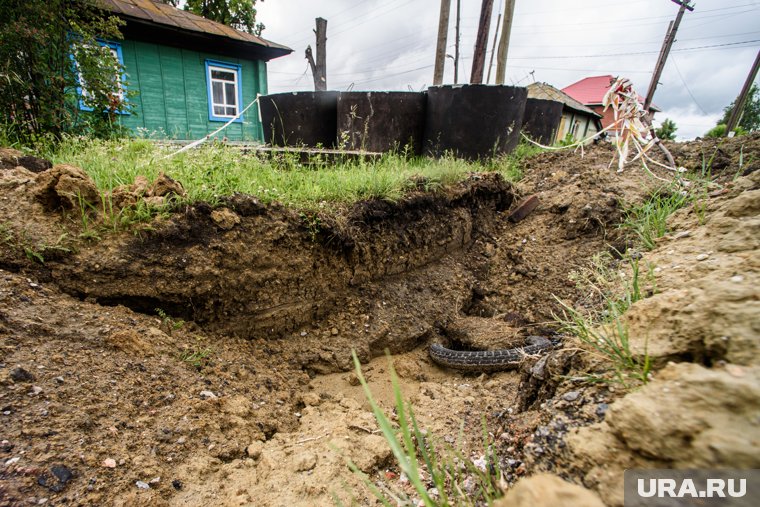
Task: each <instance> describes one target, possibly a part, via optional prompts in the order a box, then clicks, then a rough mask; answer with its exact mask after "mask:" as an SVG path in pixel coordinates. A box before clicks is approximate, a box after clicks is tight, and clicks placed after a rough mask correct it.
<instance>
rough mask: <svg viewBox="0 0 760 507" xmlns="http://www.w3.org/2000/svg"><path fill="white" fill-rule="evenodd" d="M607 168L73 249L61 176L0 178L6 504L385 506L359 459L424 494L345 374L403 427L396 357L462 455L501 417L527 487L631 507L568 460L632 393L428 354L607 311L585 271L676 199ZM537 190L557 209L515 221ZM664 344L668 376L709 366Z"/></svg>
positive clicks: (192, 214) (231, 210)
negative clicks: (562, 489) (591, 308)
mask: <svg viewBox="0 0 760 507" xmlns="http://www.w3.org/2000/svg"><path fill="white" fill-rule="evenodd" d="M724 148H725V147H724ZM737 152H738V150H726V153H727V154H728V155H727V157H729V158H730V157H733V156H734V155H736V153H737ZM688 153H697V151H696V150H692V151H691V152H688ZM610 156H611V150H609V149H608V148H605V147H600V148H595V149H592V150H590V151H589V152H587V153H586V154H585V156H584V157H583V158H580V157H578V156H576V155H572V154H567V153H564V154H552V153H548V154H543V155H541V156H539V157H537V158H535V159H531V160H529V161H528V163H527V164H526V166H525V168H524V169H525V172H526V178H525V179H524V180H523V181H522V182H521V183H520V184H519V185H518V186H517V187H516V188H513V187H511V186H509V185H508V184H506V183H505V182H503V181H502V180H500V179H499V178H498V177H496V176H494V175H472V176H471V177H470V178H469V179H468V180H466V181H465V182H463V183H461V184H459V185H456V186H455V187H452V188H448V189H445V190H443V191H440V192H437V193H434V194H428V193H421V192H420V193H413V194H411V195H410V196H408V198H407V199H405V200H403V201H401V202H399V203H395V204H394V203H384V202H368V203H361V204H359V205H357V206H355V207H353V208H352V209H351V210H350V211H347V212H344V213H343V214H340V215H334V216H325V215H322V216H320V217H318V218H319V220H317V217H315V216H312V215H309V214H304V215H299V214H297V213H294V212H292V211H289V210H286V209H283V208H280V207H277V206H272V207H264V206H261V205H260V204H259V203H258V202H256V201H255V199H253V198H252V197H246V196H235V197H232V198H230V199H229V200H228V201H227V202H226V203H225V205H224V206H221V207H218V208H213V209H212V208H211V207H209V206H207V205H204V204H196V205H194V206H191V207H188V208H185V209H182V210H178V211H177V212H176V213H174V214H173V215H172V216H171V217H170V218H169V219H168V220H166V221H159V222H156V223H153V224H151V226H152V229H153V230H151V231H144V232H142V233H140V234H139V235H134V234H131V233H126V234H120V235H115V236H106V237H104V238H103V240H102V241H99V242H97V243H94V244H89V245H86V244H85V245H76V246H73V245H69V246H66V243H65V242H64V243H62V242H60V241H57V240H58V239H59V238H60V237H61V234H62V232H61V231H64V234H65V233H68V234H70V236H72V237H73V236H75V235H76V234H77V227H79V225H78V224H76V223H74V222H72V220H71V213H68V214H67V213H66V210H65V209H64V210H63V213H62V212H61V210H55V211H54V212H51V211H50V210H49V209H47V210H46V209H45V207H44V205H43V204H44V203H43V202H41V201H40V199H39V198H38V197H37V195H39V189H40V185H39V178H40V176H36V175H35V174H34V173H31V172H29V171H25V170H21V169H17V168H12V169H6V170H3V171H0V186H1V187H2V189H3V195H2V197H0V213H2V217H3V218H2V220H3V224H4V226H5V230H4V234H5V236H4V237H5V238H9V239H7V240H6V241H3V242H2V243H0V269H2V271H0V295H1V296H2V297H1V298H0V335H2V337H3V340H2V351H1V352H0V353H1V356H0V361H1V364H2V367H1V368H0V385H2V388H3V391H2V394H1V395H0V409H2V414H3V415H2V417H4V421H5V427H4V430H3V432H2V434H1V435H0V436H1V437H2V438H0V440H1V441H2V442H1V443H0V456H1V457H2V461H3V463H4V466H3V468H2V471H0V505H19V504H33V503H39V502H41V501H43V500H45V503H47V504H52V505H59V504H61V505H63V504H72V503H73V504H82V505H95V504H98V505H202V504H205V505H209V504H212V505H265V506H267V505H271V506H279V505H304V506H305V505H310V506H311V505H332V504H333V502H334V499H335V498H338V499H340V500H341V501H342V502H344V503H348V504H350V503H352V502H353V503H354V504H357V505H374V504H375V501H374V500H373V499H372V497H371V495H370V494H369V493H368V492H367V491H366V489H365V488H364V486H363V485H362V484H361V482H360V481H359V480H358V479H357V478H356V477H355V476H354V475H353V474H351V473H350V472H349V471H348V470H347V467H346V459H347V458H350V459H352V460H353V461H354V462H355V463H356V464H357V466H358V467H359V468H360V469H361V470H363V471H364V472H366V473H368V474H370V476H371V477H373V480H384V481H390V482H392V483H393V484H395V485H397V486H398V487H399V488H401V489H404V488H407V489H408V487H409V486H408V483H407V484H406V485H404V483H403V481H402V478H401V477H399V476H398V470H397V468H396V467H395V466H394V465H393V459H392V456H391V454H390V451H389V449H388V447H387V444H386V443H385V442H384V439H383V438H382V437H381V435H379V433H378V431H377V427H376V424H375V422H374V419H373V417H372V414H371V413H370V412H369V411H368V406H367V404H366V401H365V399H364V396H363V393H362V392H361V388H360V386H358V382H357V379H356V377H355V375H354V374H353V373H350V372H348V370H350V369H351V363H350V350H351V348H355V349H356V350H357V352H358V354H359V356H360V358H361V359H362V362H364V363H365V366H364V368H363V369H364V371H365V373H366V375H367V377H368V380H369V382H370V385H371V387H372V389H373V390H374V392H375V393H376V396H377V397H378V398H379V400H380V403H381V405H382V406H383V407H384V408H385V409H386V411H390V407H391V405H392V399H391V398H392V393H391V390H390V387H389V374H388V366H387V360H386V359H385V358H384V357H380V356H382V353H383V350H384V349H386V348H389V349H390V350H391V351H392V353H393V354H394V356H393V360H394V364H395V366H396V369H397V371H398V373H399V375H400V377H401V382H402V387H403V390H404V393H405V395H406V396H407V398H408V399H409V400H410V401H411V402H412V403H413V404H414V406H415V409H416V412H417V414H418V416H419V419H420V421H421V424H423V425H424V427H425V428H426V429H428V430H429V431H431V432H433V433H434V434H436V435H438V436H439V437H441V438H443V439H444V440H446V441H451V442H454V441H456V439H457V438H458V435H459V434H460V432H463V434H464V435H466V437H465V438H464V440H462V441H461V442H460V444H461V446H462V451H463V453H464V454H465V455H467V456H470V457H471V458H472V459H473V460H477V459H479V458H481V457H482V456H483V452H484V450H483V448H482V447H483V446H482V437H481V422H482V417H483V416H486V421H487V425H488V428H489V430H490V432H491V434H492V436H493V438H495V439H496V441H497V447H498V449H499V452H500V457H501V458H502V460H503V469H504V470H505V473H506V479H507V481H508V482H509V483H513V482H515V481H517V480H518V479H520V478H521V477H524V476H526V475H529V474H531V473H533V472H534V471H535V470H547V469H548V470H552V471H556V472H559V473H560V475H561V476H562V477H563V478H565V479H567V480H570V481H574V482H577V483H582V484H584V485H586V486H588V487H592V488H594V489H597V490H598V491H599V492H600V493H602V494H603V499H604V500H605V502H606V503H608V504H609V505H615V504H616V502H617V500H616V498H617V497H616V496H615V495H616V494H617V493H616V491H614V488H613V487H612V486H611V485H610V483H609V481H608V482H604V481H601V480H599V479H598V477H599V472H598V470H599V469H598V468H594V467H602V466H603V463H605V460H609V459H608V458H609V457H607V458H605V457H604V456H603V455H594V454H593V453H592V452H591V451H590V450H588V449H585V448H583V447H574V448H572V449H573V451H574V453H575V454H573V455H571V456H570V457H568V456H567V455H566V454H565V453H566V450H567V446H566V444H565V443H563V442H566V440H568V438H569V437H568V436H567V435H568V430H569V428H570V427H571V426H579V427H586V426H588V427H589V428H592V429H591V430H589V431H599V432H602V433H603V434H604V435H605V439H607V440H606V441H611V440H612V439H613V437H614V433H613V434H609V433H605V432H607V431H608V430H607V429H606V428H607V426H604V425H605V424H606V422H605V420H606V409H605V410H602V409H601V408H600V407H607V406H613V404H614V403H615V400H616V399H618V398H619V397H620V396H621V394H624V393H620V392H615V390H614V389H605V388H603V387H593V388H585V387H582V388H580V389H579V388H577V387H576V386H574V385H573V384H572V383H570V384H567V383H562V381H560V380H556V379H544V380H541V381H536V379H535V378H534V377H533V376H532V373H531V372H532V371H533V370H532V368H531V364H526V365H524V367H523V368H522V369H521V371H511V372H501V373H494V374H488V375H472V374H469V375H467V374H464V375H463V374H460V373H457V372H453V371H448V370H444V369H441V368H439V367H437V366H436V365H434V364H433V363H432V362H431V361H430V359H429V358H428V356H427V352H426V347H427V345H428V344H429V343H430V342H432V341H442V342H444V343H449V344H452V343H454V344H456V345H458V346H461V347H471V348H494V347H509V346H513V345H516V344H519V343H521V341H522V340H523V338H524V337H525V336H528V335H535V334H544V335H551V334H552V333H554V332H555V330H556V328H554V327H553V326H552V325H551V321H552V319H553V317H552V315H553V313H555V312H557V311H558V305H557V301H556V299H555V298H554V297H553V296H555V295H556V296H557V297H559V298H561V299H563V300H566V301H570V302H573V303H581V304H583V302H584V301H586V300H587V299H588V295H587V294H585V293H584V292H582V291H580V290H579V289H578V287H577V286H576V284H575V282H573V281H572V280H571V279H570V277H569V275H570V273H571V272H573V271H575V270H578V269H580V268H582V267H583V266H585V265H587V264H588V261H589V259H590V258H591V256H593V255H594V254H596V253H598V252H600V251H608V250H609V251H613V249H612V248H611V247H614V251H623V250H625V249H626V248H627V247H628V246H629V243H628V242H627V240H626V239H625V237H624V236H623V235H622V234H621V232H620V231H619V230H618V229H617V224H618V223H619V222H620V220H621V209H622V206H623V203H624V202H640V201H641V200H642V199H644V198H645V197H646V196H647V195H648V194H649V192H651V191H652V190H653V189H654V188H656V187H657V186H659V184H660V183H659V182H657V181H655V180H653V179H652V178H650V177H648V176H647V175H646V174H645V173H644V172H642V171H637V170H634V169H631V170H629V171H627V172H625V173H623V174H622V175H618V174H615V172H614V170H610V169H609V160H610ZM685 159H686V158H685ZM692 159H694V161H695V163H697V161H698V157H696V156H692ZM689 160H691V159H689ZM734 167H735V164H733V165H732V164H729V165H727V166H726V172H730V171H731V170H732V169H734ZM42 174H44V172H43V173H42ZM733 174H734V173H733V172H731V176H733ZM59 180H60V178H59ZM64 181H65V182H66V183H65V185H76V184H78V183H76V182H77V181H79V178H75V177H71V178H69V179H68V180H66V179H65V178H64ZM72 182H73V183H72ZM65 185H64V187H65ZM44 188H45V189H46V190H45V192H49V189H50V185H47V186H45V187H44ZM752 188H754V187H752V186H751V185H749V186H747V187H746V188H745V189H744V190H747V191H751V190H752ZM744 190H742V191H744ZM532 194H535V195H537V197H538V198H539V201H540V204H539V206H538V208H537V209H536V210H535V211H534V212H533V213H532V214H530V215H529V216H528V217H527V218H526V219H525V220H523V221H521V222H518V223H513V222H511V221H510V220H508V218H507V217H508V216H509V212H510V210H513V209H514V208H515V207H516V205H517V204H518V203H519V202H521V201H522V199H523V198H525V197H527V196H528V195H532ZM740 195H745V194H742V193H741V192H738V191H737V192H736V196H740ZM746 195H749V194H746ZM734 197H735V196H734ZM719 198H724V199H727V198H728V197H716V199H719ZM732 198H733V197H732ZM744 199H745V200H746V199H747V197H744ZM747 216H751V215H747ZM689 217H691V218H689ZM693 218H694V217H693V215H689V216H688V217H687V220H692V219H693ZM689 223H691V222H689ZM718 223H720V221H718ZM752 223H754V222H752ZM689 227H691V225H690V226H689ZM725 227H728V226H727V225H726V226H725ZM725 227H724V228H725ZM710 230H712V229H710ZM711 234H713V235H716V237H717V238H722V237H723V236H721V235H720V234H722V233H720V229H718V230H716V231H714V232H712V233H711ZM750 237H751V235H750ZM745 242H746V241H745ZM40 245H48V246H51V245H59V246H62V248H60V249H55V248H48V249H46V250H45V252H44V253H45V254H46V259H45V262H44V264H40V263H39V262H38V261H36V260H35V259H34V258H33V256H32V258H30V257H29V255H26V253H27V251H28V249H30V248H32V247H34V249H35V251H39V250H40V248H39V246H40ZM66 250H69V251H66ZM737 251H738V252H739V253H740V254H741V252H745V251H746V248H745V247H741V248H739V249H738V250H737ZM671 255H672V254H671ZM742 255H744V254H742ZM668 273H670V271H668ZM670 283H674V282H670ZM664 286H666V287H667V286H668V284H667V283H664ZM667 294H668V296H667V297H670V295H671V293H667ZM748 297H750V298H751V297H752V296H748ZM647 301H648V300H647ZM657 301H662V298H659V299H657ZM706 301H707V300H706ZM704 305H708V306H709V303H708V302H705V303H704ZM640 306H644V305H640ZM156 308H160V309H161V310H162V312H161V313H162V315H159V316H157V315H156ZM739 308H740V309H741V308H742V306H741V305H739ZM726 311H728V310H726ZM742 315H743V314H742ZM180 319H181V320H180ZM741 319H743V320H742V321H746V316H745V317H741ZM742 332H744V331H737V333H742ZM662 334H663V335H667V336H670V335H671V334H672V333H668V332H667V330H666V329H665V327H664V326H663V333H662ZM681 343H682V344H683V343H686V345H683V346H685V347H686V348H687V352H690V351H694V350H704V348H702V349H695V348H694V347H692V345H691V344H692V342H689V341H682V342H681ZM566 348H567V349H573V348H574V345H573V344H568V345H567V347H566ZM664 349H667V350H665V352H663V358H671V359H672V358H673V357H678V358H680V359H679V360H685V359H684V358H686V357H687V356H688V353H687V354H683V353H679V354H676V355H675V356H668V355H667V353H666V352H669V351H670V350H672V348H667V347H665V348H664ZM742 354H745V355H744V356H742V355H741V354H740V355H739V356H737V357H745V356H746V352H743V353H742ZM724 358H725V354H724V355H723V356H720V360H724ZM715 359H716V361H717V360H718V359H719V358H718V357H717V356H716V358H715ZM729 359H730V358H729ZM550 361H551V365H550V366H551V367H550V369H552V368H554V369H553V370H552V371H553V372H554V373H559V374H560V375H564V376H567V374H568V373H570V372H571V370H573V369H575V368H579V367H582V366H583V364H578V354H577V353H573V352H572V350H571V351H570V353H569V354H568V353H566V352H563V351H560V352H558V353H557V354H555V355H553V356H552V359H550ZM580 363H583V361H581V362H580ZM695 375H696V374H695ZM697 376H698V375H697ZM668 378H669V377H668V376H667V375H664V376H663V381H668V380H667V379H668ZM675 382H678V380H677V379H676V380H675ZM568 390H570V392H573V391H578V393H576V394H575V396H574V397H573V396H566V397H563V396H564V395H565V394H567V391H568ZM557 393H559V394H557ZM571 399H572V400H575V401H567V400H571ZM612 413H613V414H615V413H617V414H619V413H620V411H617V412H616V411H615V410H613V411H612ZM567 414H570V416H569V417H565V416H566V415H567ZM612 420H613V421H615V420H617V421H620V420H621V417H620V416H619V415H616V416H614V417H613V419H612ZM595 425H596V426H595ZM597 427H600V428H601V429H598V430H596V429H594V428H597ZM620 427H622V426H621V424H620V423H618V425H617V426H616V428H620ZM626 431H627V430H626ZM615 438H616V437H615ZM447 439H450V440H447ZM615 445H616V446H617V447H611V448H619V447H620V446H621V445H622V446H624V445H623V444H619V443H617V444H615ZM537 448H538V449H537ZM620 456H621V457H622V456H625V455H624V454H621V455H620ZM17 458H18V459H17ZM614 463H617V461H616V462H614ZM637 463H642V461H638V462H637ZM643 463H646V460H644V461H643ZM615 466H617V464H615Z"/></svg>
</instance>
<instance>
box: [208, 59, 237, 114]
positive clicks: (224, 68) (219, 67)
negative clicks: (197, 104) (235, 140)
mask: <svg viewBox="0 0 760 507" xmlns="http://www.w3.org/2000/svg"><path fill="white" fill-rule="evenodd" d="M241 68H242V67H241V66H240V65H238V64H234V63H227V62H219V61H215V60H206V84H207V92H208V117H209V121H224V122H227V121H230V120H231V119H233V118H235V117H236V116H237V115H238V114H239V113H240V111H241V109H242V102H243V90H242V85H241V79H240V74H241ZM213 71H219V72H226V73H231V74H232V75H233V76H234V78H235V79H234V81H229V80H226V79H218V78H213V77H211V73H212V72H213ZM214 83H224V85H223V86H222V91H223V95H224V100H225V103H217V102H214V92H213V84H214ZM229 83H233V85H234V87H235V92H234V93H235V105H234V107H235V114H228V113H227V108H229V107H233V106H232V105H231V104H229V103H228V102H227V101H228V97H227V86H225V85H226V84H229ZM215 106H216V107H222V108H223V109H224V114H218V113H216V112H215V111H214V107H215ZM234 121H236V122H242V121H243V118H242V115H241V116H240V117H237V118H235V120H234Z"/></svg>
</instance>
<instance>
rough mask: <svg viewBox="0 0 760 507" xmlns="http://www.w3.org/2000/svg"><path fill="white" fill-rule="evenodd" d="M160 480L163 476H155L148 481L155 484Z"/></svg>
mask: <svg viewBox="0 0 760 507" xmlns="http://www.w3.org/2000/svg"><path fill="white" fill-rule="evenodd" d="M159 482H161V477H154V478H152V479H151V480H150V481H148V484H153V485H155V484H158V483H159Z"/></svg>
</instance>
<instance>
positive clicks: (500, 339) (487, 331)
mask: <svg viewBox="0 0 760 507" xmlns="http://www.w3.org/2000/svg"><path fill="white" fill-rule="evenodd" d="M444 331H445V334H446V336H447V337H448V338H449V339H451V340H455V341H457V342H460V343H462V344H464V345H466V346H468V347H472V348H473V349H478V350H495V349H510V348H513V347H520V346H522V345H523V340H522V339H521V338H520V337H519V336H518V334H519V330H518V329H516V328H514V327H512V326H510V325H509V324H507V323H506V322H504V321H502V320H497V319H487V318H482V317H464V318H460V319H456V320H454V321H453V322H451V324H449V325H448V326H446V328H445V329H444Z"/></svg>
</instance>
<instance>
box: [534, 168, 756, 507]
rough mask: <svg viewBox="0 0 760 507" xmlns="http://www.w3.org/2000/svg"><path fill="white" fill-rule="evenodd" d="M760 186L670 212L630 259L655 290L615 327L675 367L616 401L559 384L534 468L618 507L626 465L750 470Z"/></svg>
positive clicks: (539, 435)
mask: <svg viewBox="0 0 760 507" xmlns="http://www.w3.org/2000/svg"><path fill="white" fill-rule="evenodd" d="M758 183H760V173H758V172H754V173H752V174H751V175H750V176H749V177H747V178H741V179H739V180H737V181H736V182H734V183H732V184H730V185H729V186H728V190H727V191H726V192H722V193H719V194H718V195H716V196H715V197H713V198H712V199H709V200H708V201H707V202H706V203H704V204H705V207H704V209H703V208H700V207H696V206H695V207H691V208H684V209H683V210H681V211H679V212H677V213H676V214H674V215H673V216H672V217H671V219H670V225H671V227H672V228H673V232H672V233H671V234H669V235H666V236H665V237H663V238H662V239H660V240H659V241H658V245H657V247H656V248H655V250H653V251H652V252H650V253H647V254H644V255H643V257H642V259H641V260H640V261H639V262H640V263H641V262H643V263H645V264H648V265H649V266H650V267H651V268H652V273H653V274H654V275H655V284H656V287H657V293H656V294H654V295H653V296H651V297H649V298H647V299H643V300H641V301H638V302H636V303H634V304H633V306H632V307H631V308H630V309H629V310H628V311H627V312H626V313H625V314H624V315H623V317H622V322H623V327H622V329H624V330H625V332H626V333H627V336H628V338H629V339H630V342H631V348H632V350H633V351H634V352H636V353H637V354H638V355H639V357H644V355H645V354H648V355H649V357H650V358H651V359H652V360H653V361H654V362H655V364H660V365H665V363H666V362H667V361H680V362H679V363H673V362H670V363H668V364H667V365H666V366H665V367H664V368H663V369H662V370H661V371H655V372H654V373H653V380H652V381H651V382H650V383H649V384H647V385H646V386H644V387H642V388H641V389H640V390H638V391H635V392H632V393H630V394H627V395H626V396H624V397H622V398H621V399H619V400H618V401H616V402H615V403H610V401H611V400H610V398H613V399H614V398H615V397H616V396H618V393H616V392H613V391H615V389H614V387H613V388H609V389H606V388H601V389H600V388H585V389H578V387H576V386H573V385H572V384H571V385H569V386H568V385H565V386H561V387H560V391H562V390H566V389H572V390H571V391H568V392H565V393H564V394H563V395H561V396H559V397H557V398H555V399H554V400H552V401H551V402H550V403H549V408H548V409H547V410H548V411H549V412H553V413H554V415H553V416H552V420H551V421H549V422H547V423H546V425H545V426H541V427H540V428H539V429H538V430H537V431H536V432H535V434H534V436H533V442H532V443H530V444H529V445H528V446H527V449H528V461H529V462H530V463H531V466H532V467H533V468H535V469H543V470H551V471H558V472H561V473H562V474H566V475H569V476H572V477H575V478H577V480H582V482H583V484H585V485H586V486H587V487H590V488H593V489H595V490H597V491H598V492H599V494H600V495H601V497H602V499H603V500H604V501H605V503H606V504H607V505H615V506H617V505H622V503H623V480H622V474H623V471H624V470H625V469H627V468H680V469H685V468H724V467H730V468H754V467H757V466H758V464H759V463H758V460H757V456H759V455H760V448H758V442H759V441H760V431H759V430H758V428H757V418H758V416H760V404H759V402H758V400H760V396H759V394H760V393H758V392H757V386H758V382H757V380H758V379H757V376H758V374H759V373H758V368H757V365H758V359H757V357H758V347H759V346H760V342H759V341H758V337H760V324H759V323H758V319H757V318H756V316H757V315H758V314H760V306H758V301H760V289H758V287H759V285H758V282H759V280H758V273H760V254H759V253H758V252H760V250H758V243H757V238H758V233H759V232H760V229H759V226H760V221H759V220H760V208H758V206H757V202H758V198H760V194H758ZM694 363H698V364H694ZM576 374H579V372H578V371H577V370H576V371H575V372H573V371H571V372H569V373H568V376H570V377H572V376H574V375H576ZM600 419H602V421H601V422H598V421H599V420H600ZM589 424H590V425H589ZM578 425H580V426H583V427H582V428H580V429H577V428H576V429H571V428H572V427H573V426H578Z"/></svg>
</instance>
